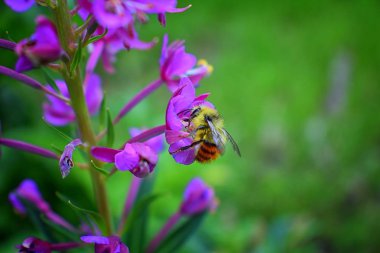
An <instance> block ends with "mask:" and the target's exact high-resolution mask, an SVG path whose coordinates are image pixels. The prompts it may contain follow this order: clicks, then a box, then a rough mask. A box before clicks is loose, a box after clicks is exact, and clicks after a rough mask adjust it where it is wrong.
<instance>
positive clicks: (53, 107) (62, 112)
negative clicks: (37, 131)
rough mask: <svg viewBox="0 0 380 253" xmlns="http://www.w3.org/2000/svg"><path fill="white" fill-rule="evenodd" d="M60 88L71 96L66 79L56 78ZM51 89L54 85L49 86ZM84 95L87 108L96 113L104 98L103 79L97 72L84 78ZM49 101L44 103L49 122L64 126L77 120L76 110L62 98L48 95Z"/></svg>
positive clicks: (67, 95)
mask: <svg viewBox="0 0 380 253" xmlns="http://www.w3.org/2000/svg"><path fill="white" fill-rule="evenodd" d="M55 83H56V84H57V87H58V89H59V90H60V92H61V93H62V95H63V96H64V97H66V98H69V97H70V95H69V91H68V89H67V86H66V84H65V82H64V81H62V80H56V81H55ZM47 87H48V89H49V90H53V88H52V87H50V86H47ZM84 95H85V99H86V103H87V108H88V110H89V112H90V114H91V115H94V114H95V113H96V112H97V111H98V110H99V107H100V104H101V102H102V99H103V92H102V87H101V79H100V77H99V76H98V75H96V74H91V73H89V74H87V75H86V78H85V80H84ZM47 99H48V100H49V102H47V103H44V105H43V109H44V117H45V119H46V121H47V122H49V123H50V124H52V125H56V126H63V125H66V124H68V123H70V122H73V121H75V113H74V110H73V109H72V108H71V106H69V105H68V104H66V103H65V102H63V101H62V100H60V99H57V98H55V97H53V96H51V95H47Z"/></svg>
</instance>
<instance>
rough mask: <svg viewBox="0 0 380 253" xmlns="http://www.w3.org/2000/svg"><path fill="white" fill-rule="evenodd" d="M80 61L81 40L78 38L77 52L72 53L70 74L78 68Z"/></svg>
mask: <svg viewBox="0 0 380 253" xmlns="http://www.w3.org/2000/svg"><path fill="white" fill-rule="evenodd" d="M81 59H82V39H81V38H79V40H78V47H77V50H76V51H75V53H74V57H73V60H72V62H71V65H70V73H71V74H72V73H74V71H75V69H76V68H77V67H78V65H79V63H80V61H81Z"/></svg>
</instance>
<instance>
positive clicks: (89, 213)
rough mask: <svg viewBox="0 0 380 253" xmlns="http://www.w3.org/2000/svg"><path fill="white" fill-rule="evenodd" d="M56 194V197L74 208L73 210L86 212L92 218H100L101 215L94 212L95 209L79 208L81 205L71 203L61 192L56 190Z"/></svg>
mask: <svg viewBox="0 0 380 253" xmlns="http://www.w3.org/2000/svg"><path fill="white" fill-rule="evenodd" d="M56 195H57V197H58V198H59V199H60V200H62V201H63V202H65V203H66V204H68V205H69V206H70V207H71V208H72V209H74V210H75V211H79V212H80V213H82V214H88V215H90V216H92V217H93V218H100V219H102V216H101V215H100V214H99V213H97V212H95V211H92V210H88V209H84V208H81V207H79V206H77V205H75V204H73V203H72V202H71V200H70V199H69V198H68V197H66V196H65V195H63V194H61V193H59V192H56Z"/></svg>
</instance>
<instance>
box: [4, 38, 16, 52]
mask: <svg viewBox="0 0 380 253" xmlns="http://www.w3.org/2000/svg"><path fill="white" fill-rule="evenodd" d="M0 47H1V48H4V49H8V50H11V51H14V49H15V47H16V43H14V42H13V41H10V40H5V39H0Z"/></svg>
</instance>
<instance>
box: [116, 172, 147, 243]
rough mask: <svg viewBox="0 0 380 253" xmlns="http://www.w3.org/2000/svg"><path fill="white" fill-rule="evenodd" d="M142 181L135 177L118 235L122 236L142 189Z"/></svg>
mask: <svg viewBox="0 0 380 253" xmlns="http://www.w3.org/2000/svg"><path fill="white" fill-rule="evenodd" d="M140 184H141V179H140V178H138V177H133V178H132V182H131V185H130V186H129V191H128V195H127V199H126V201H125V205H124V209H123V213H122V215H121V219H120V223H119V227H118V229H117V234H118V235H119V236H121V234H122V233H123V230H124V226H125V222H126V220H127V217H128V214H129V212H130V211H131V208H132V206H133V203H134V202H135V199H136V196H137V193H138V191H139V189H140Z"/></svg>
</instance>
